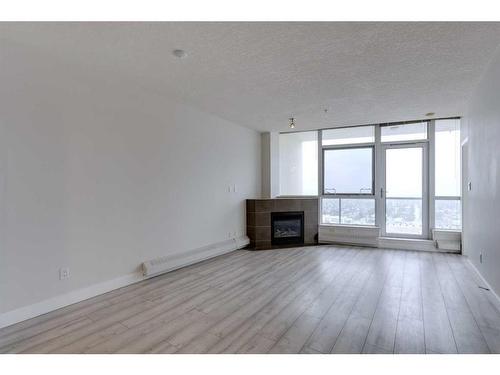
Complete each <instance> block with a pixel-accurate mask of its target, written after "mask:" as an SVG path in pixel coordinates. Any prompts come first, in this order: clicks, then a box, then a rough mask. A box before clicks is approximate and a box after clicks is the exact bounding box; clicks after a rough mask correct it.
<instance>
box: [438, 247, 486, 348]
mask: <svg viewBox="0 0 500 375" xmlns="http://www.w3.org/2000/svg"><path fill="white" fill-rule="evenodd" d="M432 258H433V261H434V266H435V269H436V275H437V277H438V280H439V283H440V285H441V291H442V293H443V298H444V304H445V306H446V310H447V312H448V319H449V320H450V324H451V328H452V330H453V336H454V338H455V342H456V345H457V350H458V352H459V353H478V354H480V353H489V352H490V350H489V348H488V344H487V343H486V340H485V338H484V337H483V334H482V333H481V330H480V329H479V326H478V324H477V322H476V320H475V318H474V315H473V314H472V312H471V310H470V308H469V304H468V303H467V300H466V298H465V296H464V295H463V293H462V290H461V289H460V287H459V285H458V283H457V281H456V279H455V277H454V275H453V273H452V271H451V269H450V268H449V265H448V262H447V261H446V256H445V255H444V254H433V255H432Z"/></svg>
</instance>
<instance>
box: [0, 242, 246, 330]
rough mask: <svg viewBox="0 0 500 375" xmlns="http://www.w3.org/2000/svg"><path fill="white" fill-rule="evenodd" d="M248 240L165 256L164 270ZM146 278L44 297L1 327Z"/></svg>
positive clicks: (2, 320) (0, 321) (1, 317)
mask: <svg viewBox="0 0 500 375" xmlns="http://www.w3.org/2000/svg"><path fill="white" fill-rule="evenodd" d="M248 243H249V241H248V237H246V236H243V237H239V238H232V239H229V240H226V241H222V242H218V243H216V244H213V245H210V246H205V247H203V248H198V249H193V250H190V251H187V252H185V253H183V254H174V255H172V256H168V257H165V259H167V261H169V262H170V263H169V264H168V266H167V267H166V269H167V270H165V271H163V272H161V273H165V272H169V271H173V270H176V269H179V268H182V267H186V266H188V265H191V264H194V263H197V262H201V261H202V260H206V259H209V258H213V257H216V256H219V255H222V254H226V253H229V252H231V251H234V250H237V249H241V248H243V247H245V246H246V245H248ZM158 274H159V273H158ZM158 274H157V275H158ZM150 277H151V276H150ZM146 278H147V277H146V276H144V275H143V274H142V273H140V272H134V273H131V274H128V275H124V276H120V277H117V278H115V279H112V280H108V281H104V282H102V283H98V284H94V285H91V286H88V287H85V288H81V289H77V290H74V291H71V292H69V293H65V294H61V295H59V296H55V297H52V298H49V299H46V300H43V301H40V302H37V303H35V304H32V305H28V306H24V307H20V308H18V309H15V310H11V311H7V312H5V313H3V314H0V328H3V327H7V326H10V325H12V324H15V323H19V322H22V321H24V320H28V319H31V318H34V317H37V316H39V315H43V314H46V313H49V312H51V311H54V310H57V309H60V308H62V307H66V306H69V305H72V304H74V303H77V302H81V301H84V300H86V299H89V298H92V297H95V296H98V295H101V294H104V293H107V292H111V291H112V290H115V289H119V288H122V287H124V286H127V285H131V284H134V283H137V282H139V281H142V280H145V279H146Z"/></svg>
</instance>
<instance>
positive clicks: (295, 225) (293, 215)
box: [271, 211, 304, 245]
mask: <svg viewBox="0 0 500 375" xmlns="http://www.w3.org/2000/svg"><path fill="white" fill-rule="evenodd" d="M303 243H304V212H303V211H295V212H271V244H272V245H291V244H297V245H298V244H303Z"/></svg>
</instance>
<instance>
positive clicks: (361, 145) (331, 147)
mask: <svg viewBox="0 0 500 375" xmlns="http://www.w3.org/2000/svg"><path fill="white" fill-rule="evenodd" d="M368 148H371V151H372V162H371V164H372V168H371V169H372V185H371V189H372V191H371V193H327V192H325V152H326V151H331V150H352V149H368ZM321 195H322V196H327V197H333V196H338V197H343V198H349V197H353V198H355V197H358V198H361V197H375V144H373V143H356V144H352V145H329V146H322V147H321Z"/></svg>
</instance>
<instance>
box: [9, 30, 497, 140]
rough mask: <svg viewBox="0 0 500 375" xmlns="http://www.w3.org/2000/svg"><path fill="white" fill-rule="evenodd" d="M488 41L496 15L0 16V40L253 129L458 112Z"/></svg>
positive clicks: (492, 39)
mask: <svg viewBox="0 0 500 375" xmlns="http://www.w3.org/2000/svg"><path fill="white" fill-rule="evenodd" d="M499 42H500V23H449V22H448V23H356V22H355V23H336V22H331V23H302V22H301V23H291V22H290V23H268V22H266V23H236V22H231V23H199V22H195V23H169V22H164V23H22V24H8V23H3V24H1V25H0V43H1V45H0V46H2V47H5V46H7V45H9V44H12V43H15V44H16V45H22V46H23V47H24V48H28V49H30V48H31V49H33V50H36V51H42V52H43V53H39V54H38V55H37V56H38V57H37V59H42V58H43V59H45V60H47V61H45V62H44V63H45V64H50V63H51V62H52V61H53V62H54V64H55V63H57V62H60V61H64V62H65V63H66V66H70V67H71V69H75V72H76V71H77V70H79V71H82V70H84V71H85V72H87V74H92V72H93V71H95V72H103V71H104V72H106V74H110V75H116V77H117V78H118V79H121V80H124V81H125V82H130V84H131V85H133V84H140V85H141V86H143V87H146V88H148V89H150V90H155V91H157V92H159V93H160V94H163V95H165V97H166V98H168V97H170V96H175V97H178V98H180V99H182V100H185V101H186V102H188V103H190V104H191V105H194V106H196V107H198V108H200V109H203V110H206V111H208V112H211V113H215V114H217V115H219V116H220V117H222V118H225V119H228V120H231V121H234V122H236V123H239V124H241V125H244V126H247V127H250V128H254V129H257V130H259V131H269V130H280V131H282V130H287V129H288V126H287V124H288V117H290V116H294V117H295V118H296V124H297V129H296V130H302V129H315V128H325V127H334V126H343V125H354V124H368V123H376V122H391V121H401V120H412V119H421V118H424V117H425V116H424V115H425V113H427V112H435V113H436V115H435V116H436V117H447V116H456V115H462V114H463V113H464V110H465V107H466V103H467V99H468V97H469V96H470V95H471V94H472V91H473V89H474V87H475V86H476V84H477V83H478V81H479V79H480V76H481V74H482V72H483V71H484V70H485V68H486V66H487V64H488V62H489V61H490V59H491V58H492V56H493V55H494V53H495V49H496V48H497V45H498V44H499ZM176 48H182V49H184V50H186V51H187V53H188V54H189V56H188V57H187V58H185V59H178V58H176V57H174V56H173V55H172V50H173V49H176ZM2 53H8V51H7V50H6V48H2ZM32 63H33V64H36V63H38V62H37V61H33V62H32ZM166 100H167V99H166ZM325 108H327V109H328V112H327V113H326V114H325V112H324V109H325Z"/></svg>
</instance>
